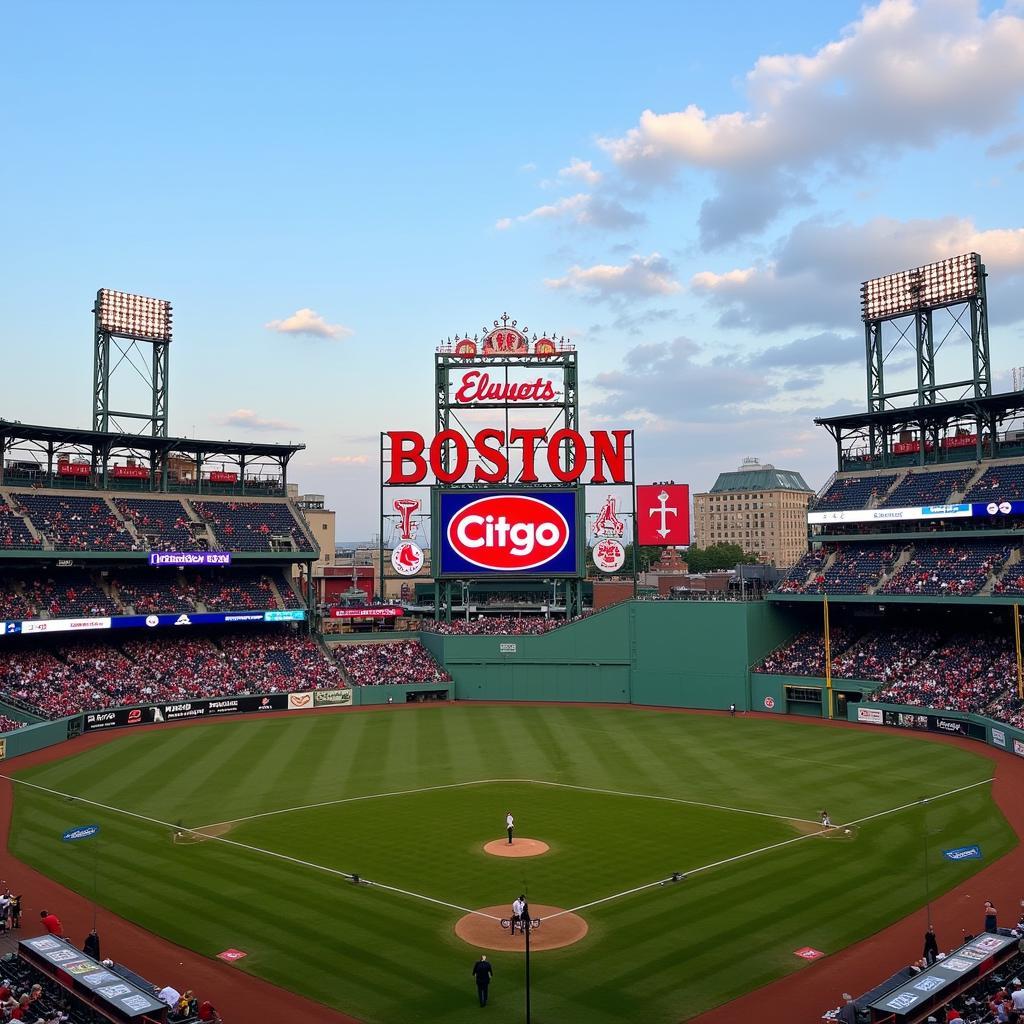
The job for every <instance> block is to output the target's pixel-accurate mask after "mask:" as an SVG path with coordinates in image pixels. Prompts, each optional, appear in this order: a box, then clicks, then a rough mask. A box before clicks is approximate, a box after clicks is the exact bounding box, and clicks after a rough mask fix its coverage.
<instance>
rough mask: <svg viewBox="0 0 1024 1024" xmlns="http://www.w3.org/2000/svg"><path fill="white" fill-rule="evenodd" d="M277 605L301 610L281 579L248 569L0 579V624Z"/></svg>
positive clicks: (61, 573) (63, 572)
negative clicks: (34, 620)
mask: <svg viewBox="0 0 1024 1024" xmlns="http://www.w3.org/2000/svg"><path fill="white" fill-rule="evenodd" d="M102 583H105V584H106V587H107V588H108V589H104V586H103V585H102ZM275 589H276V593H275ZM108 590H109V592H108ZM278 595H280V598H281V601H278ZM282 603H283V605H284V607H285V608H301V607H302V604H301V602H300V600H299V598H298V595H297V594H296V593H295V590H294V588H293V587H292V586H291V584H290V583H289V582H288V580H287V579H285V577H284V576H282V575H280V574H272V573H268V572H261V571H259V570H253V569H230V570H207V571H205V572H203V573H194V572H193V573H187V572H184V571H179V570H176V569H118V570H116V571H115V572H113V573H109V574H108V573H104V574H102V575H101V574H90V573H88V572H85V571H83V570H72V569H61V570H58V571H50V572H48V573H46V574H45V575H34V576H29V575H27V574H23V575H22V576H20V577H19V576H13V575H12V576H0V621H2V620H6V619H32V618H39V617H41V616H42V615H46V616H48V617H50V618H54V619H56V618H68V617H73V616H86V615H88V616H99V615H125V614H132V613H134V614H136V615H149V614H151V613H159V612H193V611H197V610H200V605H201V606H202V607H203V608H205V609H206V610H208V611H246V610H252V609H259V610H268V609H269V610H273V609H275V608H280V607H281V604H282Z"/></svg>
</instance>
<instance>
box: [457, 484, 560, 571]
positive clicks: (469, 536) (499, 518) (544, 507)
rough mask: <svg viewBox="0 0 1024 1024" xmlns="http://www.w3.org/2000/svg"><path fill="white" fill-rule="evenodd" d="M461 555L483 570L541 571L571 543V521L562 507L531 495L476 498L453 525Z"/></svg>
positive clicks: (461, 512) (458, 515) (458, 550)
mask: <svg viewBox="0 0 1024 1024" xmlns="http://www.w3.org/2000/svg"><path fill="white" fill-rule="evenodd" d="M447 533H448V543H449V544H450V545H451V546H452V549H453V550H454V551H455V553H456V554H458V555H459V556H461V557H462V558H464V559H465V560H466V561H467V562H471V563H472V564H473V565H477V566H479V567H480V568H482V569H495V570H498V571H504V572H508V571H510V570H512V571H516V570H518V571H525V570H527V569H536V568H538V567H540V566H542V565H544V563H545V562H549V561H550V560H551V559H552V558H554V557H555V556H556V555H558V554H559V552H561V551H562V549H563V548H564V547H565V545H566V544H568V542H569V524H568V523H567V522H566V521H565V517H564V516H563V515H562V513H561V512H559V511H558V509H556V508H553V507H552V506H551V505H548V504H547V503H546V502H544V501H541V500H540V499H539V498H533V497H530V496H529V495H525V494H500V495H489V496H488V497H486V498H480V499H478V500H477V501H471V502H470V503H469V504H468V505H465V506H463V507H462V508H461V509H459V511H458V512H456V513H455V515H454V516H452V518H451V521H450V522H449V523H448V531H447Z"/></svg>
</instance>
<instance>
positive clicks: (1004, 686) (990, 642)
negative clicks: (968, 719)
mask: <svg viewBox="0 0 1024 1024" xmlns="http://www.w3.org/2000/svg"><path fill="white" fill-rule="evenodd" d="M979 641H980V642H979ZM887 675H888V677H889V680H888V682H886V683H885V685H884V686H882V687H881V688H880V689H879V690H877V691H876V692H875V693H874V694H873V695H872V697H873V699H874V700H880V701H886V702H888V703H891V704H909V705H912V706H914V707H930V708H938V709H939V710H942V711H971V712H977V713H981V712H985V711H986V708H988V707H989V706H990V705H991V704H993V702H995V701H998V700H999V698H1000V697H1004V696H1006V694H1007V692H1008V691H1009V690H1010V689H1011V688H1012V689H1013V690H1016V686H1017V663H1016V653H1015V649H1014V645H1013V644H1012V642H1011V641H1010V639H1009V638H1008V637H1005V636H1001V635H998V634H993V635H991V636H986V637H984V638H983V639H982V638H979V637H978V635H977V634H976V633H958V634H955V635H953V636H948V637H944V638H943V639H942V640H940V641H937V642H936V643H935V644H934V646H933V647H932V649H931V651H930V652H929V653H928V656H926V657H922V658H921V660H919V661H918V662H917V663H916V664H913V665H908V666H907V667H905V668H904V670H903V671H901V672H896V671H895V670H890V671H888V672H887ZM986 713H987V712H986Z"/></svg>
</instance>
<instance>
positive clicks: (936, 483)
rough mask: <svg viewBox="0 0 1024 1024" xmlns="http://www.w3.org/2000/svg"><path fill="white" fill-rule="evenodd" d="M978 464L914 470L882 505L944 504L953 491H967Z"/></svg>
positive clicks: (915, 505)
mask: <svg viewBox="0 0 1024 1024" xmlns="http://www.w3.org/2000/svg"><path fill="white" fill-rule="evenodd" d="M974 468H975V467H974V464H973V463H971V464H970V465H967V466H963V467H961V468H959V469H940V470H911V471H910V472H909V473H907V475H906V476H905V477H904V478H903V479H902V480H901V481H900V482H899V483H898V484H897V485H896V487H894V488H893V490H892V492H891V493H890V494H888V495H886V497H885V499H884V500H882V501H880V502H879V505H883V506H887V507H888V508H917V507H919V506H921V505H944V504H946V502H948V501H949V499H950V497H951V496H952V495H953V494H963V492H964V490H965V489H966V487H967V481H968V480H970V479H971V477H972V476H974Z"/></svg>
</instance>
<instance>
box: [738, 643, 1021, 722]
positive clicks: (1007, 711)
mask: <svg viewBox="0 0 1024 1024" xmlns="http://www.w3.org/2000/svg"><path fill="white" fill-rule="evenodd" d="M830 638H831V648H832V678H833V679H857V680H866V681H874V682H878V683H880V684H881V686H880V687H879V688H878V689H877V690H876V691H875V692H874V693H873V694H872V699H874V700H879V701H885V702H887V703H891V704H906V705H910V706H913V707H930V708H936V709H938V710H940V711H965V712H974V713H978V714H985V715H988V716H989V717H993V718H996V719H998V720H999V721H1004V722H1009V724H1011V725H1021V726H1022V727H1024V702H1021V701H1019V700H1018V699H1017V696H1016V690H1017V674H1016V673H1017V670H1016V654H1015V647H1014V643H1013V641H1012V640H1011V638H1010V637H1009V636H1007V635H1006V634H1005V633H997V632H991V631H988V632H979V631H973V630H972V631H960V632H956V633H948V632H947V633H942V632H940V631H939V630H937V629H934V628H931V627H924V626H914V627H908V626H885V627H879V628H875V629H870V630H867V631H864V632H860V633H855V632H853V631H852V630H851V629H849V628H848V627H837V628H834V629H832V630H831V633H830ZM824 669H825V642H824V637H823V635H822V633H821V631H820V630H809V631H806V632H803V633H800V634H798V635H797V636H796V637H794V638H793V639H792V640H791V641H789V642H788V643H787V644H786V645H785V646H783V647H781V648H779V649H778V650H776V651H773V652H772V653H771V654H770V655H769V656H768V657H767V658H766V659H765V660H764V661H763V662H762V663H761V664H760V665H759V666H758V667H757V668H756V669H755V671H757V672H763V673H766V674H771V675H791V676H810V677H814V678H818V679H820V678H822V677H823V676H824V674H825V671H824Z"/></svg>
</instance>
